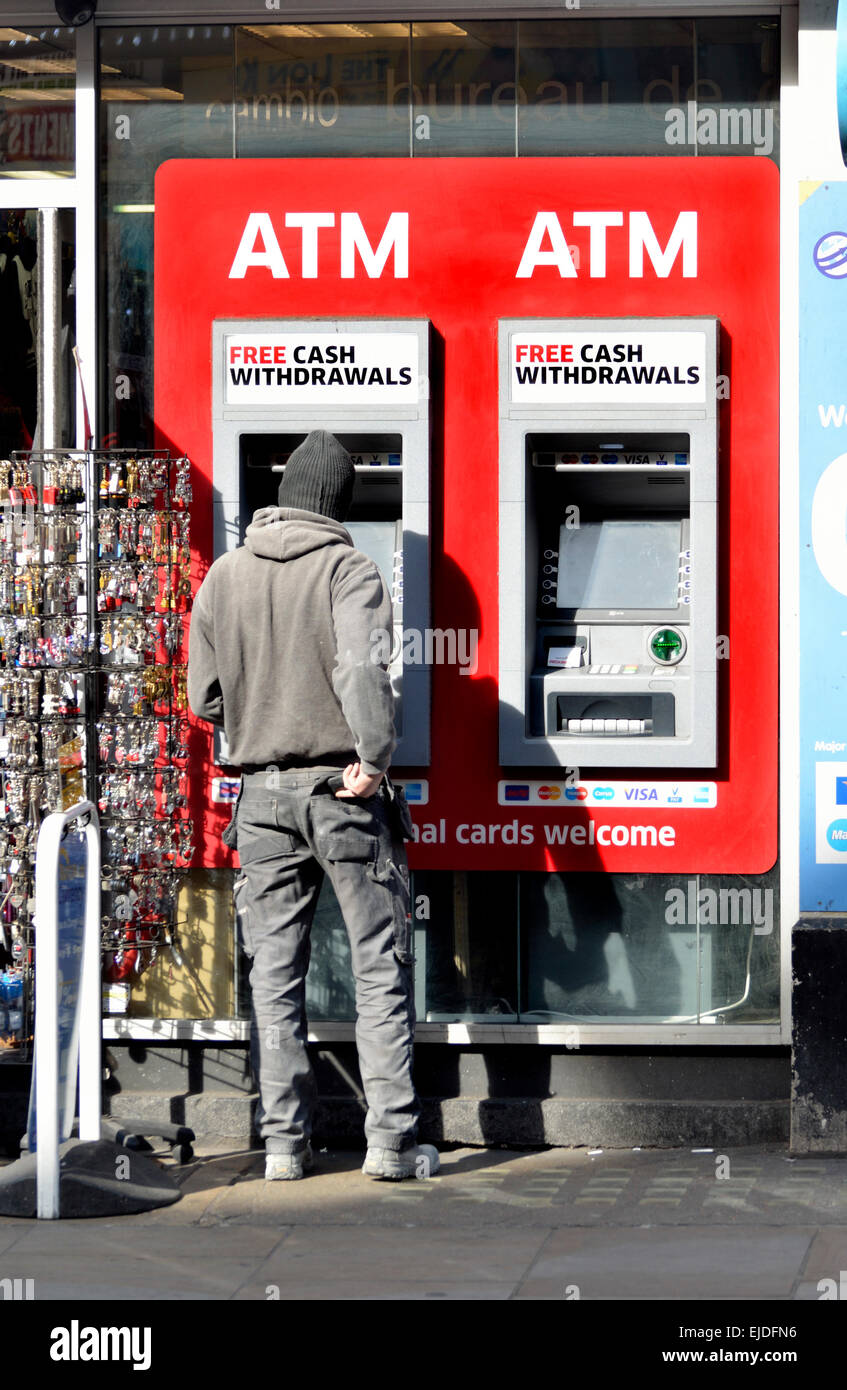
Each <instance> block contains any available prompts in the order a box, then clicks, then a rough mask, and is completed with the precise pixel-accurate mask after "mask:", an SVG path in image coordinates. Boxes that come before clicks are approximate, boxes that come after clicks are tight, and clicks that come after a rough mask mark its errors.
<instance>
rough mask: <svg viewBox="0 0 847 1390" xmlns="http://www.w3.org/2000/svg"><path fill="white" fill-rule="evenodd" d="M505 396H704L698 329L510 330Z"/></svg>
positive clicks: (559, 400) (676, 400)
mask: <svg viewBox="0 0 847 1390" xmlns="http://www.w3.org/2000/svg"><path fill="white" fill-rule="evenodd" d="M510 358H511V368H510V372H511V380H510V386H511V399H512V400H513V401H514V402H515V403H516V404H518V403H521V402H525V403H526V404H531V403H535V404H544V403H549V404H554V403H555V404H561V405H570V404H573V405H577V404H590V403H592V402H595V403H596V402H602V401H610V402H613V403H614V404H615V405H619V404H621V403H622V402H625V401H629V402H631V403H633V404H637V403H639V402H645V403H649V404H651V405H657V404H663V405H691V404H693V403H695V402H702V401H704V400H705V398H706V397H705V391H706V372H705V367H706V338H705V335H704V334H703V333H637V332H635V333H599V332H598V333H591V332H588V333H573V332H570V331H567V332H564V333H513V334H512V336H511V353H510Z"/></svg>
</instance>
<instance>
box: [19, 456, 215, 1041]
mask: <svg viewBox="0 0 847 1390" xmlns="http://www.w3.org/2000/svg"><path fill="white" fill-rule="evenodd" d="M189 478H190V469H189V464H188V460H187V459H184V458H174V457H172V455H171V454H170V452H169V451H167V450H153V451H149V450H148V451H145V452H143V453H142V452H138V451H132V450H93V451H85V452H83V451H79V450H63V449H57V450H47V451H44V452H41V453H35V452H27V453H23V452H21V453H17V454H15V455H13V456H12V458H11V459H10V460H7V461H0V662H1V663H2V664H0V724H1V725H2V728H0V771H1V772H2V780H3V801H2V811H3V814H2V818H0V904H2V906H0V919H1V920H0V940H2V944H3V945H4V946H5V947H6V950H7V953H8V955H10V956H11V962H12V965H11V969H7V970H6V971H4V972H3V973H2V975H0V1040H2V1041H3V1042H4V1044H5V1047H4V1049H3V1051H4V1052H6V1053H8V1054H9V1055H11V1054H12V1053H14V1055H15V1056H16V1057H17V1058H20V1057H21V1056H22V1054H23V1055H24V1056H25V1055H26V1054H27V1044H28V1040H29V1038H30V1037H31V1033H32V1028H31V1026H30V1025H31V1010H32V997H33V995H32V983H33V976H32V966H33V945H34V931H33V923H32V914H33V908H34V902H33V887H32V885H33V881H34V880H33V869H34V857H35V842H36V839H37V834H38V825H39V824H40V820H41V819H42V817H43V816H44V815H46V814H47V813H48V812H49V811H52V810H57V809H63V808H65V807H67V806H68V805H70V804H72V802H73V801H75V800H78V799H81V798H82V797H83V796H90V797H91V799H92V800H94V801H95V802H96V803H97V804H98V808H99V811H100V816H101V827H102V864H103V897H102V902H103V921H102V927H103V931H102V944H103V950H104V980H105V982H106V985H105V991H104V998H105V999H106V1000H107V1001H108V1003H107V1007H109V1009H110V1011H115V1012H124V1011H125V1010H126V1008H127V1007H128V1003H129V998H130V994H131V988H132V984H133V983H134V982H135V981H136V980H137V979H138V976H139V975H140V973H141V971H142V970H143V969H144V968H146V967H147V966H148V965H149V964H151V963H152V961H153V960H154V959H155V958H156V955H157V953H158V951H159V950H160V949H168V950H169V951H170V955H171V958H172V961H173V962H174V963H175V964H177V965H179V964H181V958H180V955H179V946H178V936H177V925H176V897H177V885H178V881H179V875H180V872H181V870H182V869H183V868H184V866H185V865H186V863H187V862H188V860H189V858H190V855H191V849H192V826H191V822H190V821H189V820H188V819H187V817H186V815H185V811H186V806H187V801H186V786H185V762H186V758H187V747H186V736H187V727H188V726H187V719H186V716H187V709H186V700H185V664H184V659H183V657H184V646H183V637H184V634H183V630H182V618H183V615H184V614H185V613H186V612H187V611H188V609H189V607H190V602H191V586H190V517H189V511H188V504H189V503H190V501H191V487H190V481H189ZM8 955H7V959H8ZM4 995H6V996H9V997H3V996H4ZM13 1004H14V1005H15V1007H14V1008H13ZM4 1010H5V1012H4Z"/></svg>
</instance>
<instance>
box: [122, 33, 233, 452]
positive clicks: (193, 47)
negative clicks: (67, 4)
mask: <svg viewBox="0 0 847 1390" xmlns="http://www.w3.org/2000/svg"><path fill="white" fill-rule="evenodd" d="M232 65H233V31H232V29H231V28H230V27H229V26H227V25H224V26H220V25H218V26H212V25H188V26H174V25H162V26H159V27H152V28H148V27H138V28H137V29H104V30H102V31H101V34H100V99H101V132H102V136H101V138H102V145H101V167H102V170H103V177H104V190H103V191H104V196H103V214H104V216H103V239H102V246H103V251H104V263H103V276H104V280H103V286H102V291H103V292H102V303H103V306H104V312H105V323H104V332H105V344H104V351H103V354H102V359H101V360H102V365H103V378H102V386H103V391H102V395H103V401H104V403H105V424H104V432H105V436H106V439H107V440H108V442H110V443H112V444H116V445H119V446H121V447H123V446H130V445H135V444H152V441H153V418H152V417H153V180H154V177H155V173H156V170H157V168H158V167H159V165H160V164H163V163H164V162H165V160H167V159H185V158H203V157H205V158H228V157H231V155H232V153H233V145H232ZM186 218H187V219H189V218H190V209H186Z"/></svg>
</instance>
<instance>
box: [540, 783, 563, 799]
mask: <svg viewBox="0 0 847 1390" xmlns="http://www.w3.org/2000/svg"><path fill="white" fill-rule="evenodd" d="M561 795H562V789H561V787H556V786H553V787H539V788H538V799H539V801H558V800H559V797H560V796H561Z"/></svg>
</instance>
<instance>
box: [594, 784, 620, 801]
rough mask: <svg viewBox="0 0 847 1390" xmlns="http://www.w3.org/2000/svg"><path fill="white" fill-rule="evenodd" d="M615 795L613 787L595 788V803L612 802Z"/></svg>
mask: <svg viewBox="0 0 847 1390" xmlns="http://www.w3.org/2000/svg"><path fill="white" fill-rule="evenodd" d="M614 795H615V793H614V789H613V788H612V787H595V788H594V792H593V796H594V800H595V801H611V800H612V799H613V797H614Z"/></svg>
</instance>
